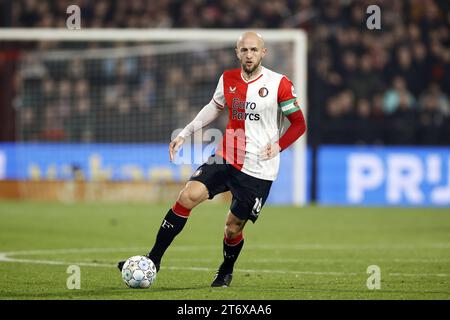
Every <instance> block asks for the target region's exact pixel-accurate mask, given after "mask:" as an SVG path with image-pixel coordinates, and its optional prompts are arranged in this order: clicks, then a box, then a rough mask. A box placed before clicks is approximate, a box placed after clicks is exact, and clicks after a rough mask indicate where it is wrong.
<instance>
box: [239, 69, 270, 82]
mask: <svg viewBox="0 0 450 320" xmlns="http://www.w3.org/2000/svg"><path fill="white" fill-rule="evenodd" d="M265 71H266V68H264V67H263V66H261V73H260V74H259V76H257V77H256V78H255V79H252V80H250V81H247V80H245V79H244V77H243V76H242V70H241V72H240V75H241V79H242V81H244V82H245V83H246V84H250V83H253V82H255V81H257V80H259V79H261V77H262V76H263V75H264V73H265Z"/></svg>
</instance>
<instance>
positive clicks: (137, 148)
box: [0, 29, 306, 204]
mask: <svg viewBox="0 0 450 320" xmlns="http://www.w3.org/2000/svg"><path fill="white" fill-rule="evenodd" d="M2 32H3V33H0V41H8V44H9V46H10V47H11V46H13V47H14V48H16V49H19V50H20V55H19V58H18V60H17V61H16V63H17V72H16V75H15V83H16V94H15V98H14V101H13V104H14V107H15V109H16V114H17V117H16V119H17V122H16V130H17V134H16V137H17V142H19V143H17V144H16V145H15V148H16V150H15V151H14V152H15V156H16V172H15V174H16V177H15V178H16V179H17V180H20V181H30V182H35V181H41V182H42V181H52V183H53V185H54V186H55V187H54V188H53V189H55V190H54V191H52V192H55V193H59V194H60V195H59V196H57V197H58V198H61V197H62V198H67V199H68V200H72V201H73V200H77V199H78V200H79V199H82V200H86V199H91V200H96V199H98V198H102V199H104V198H105V197H109V198H112V199H116V200H117V199H119V198H120V199H123V200H130V201H131V200H134V199H140V198H144V199H148V200H152V199H151V198H152V197H153V200H163V198H164V196H166V195H167V196H169V195H170V196H172V195H171V193H170V192H167V190H168V189H167V188H169V186H170V185H171V184H174V185H176V184H178V183H183V182H185V181H186V180H187V179H188V178H189V176H190V174H191V173H192V172H193V170H194V169H195V168H196V167H197V166H198V165H199V164H200V163H201V162H202V161H203V160H205V159H204V158H205V156H207V155H205V154H204V153H202V152H200V153H199V154H193V155H192V159H191V160H192V161H191V162H192V163H190V164H189V163H184V164H182V165H180V166H175V165H173V164H170V163H169V161H168V152H167V149H168V148H167V145H168V143H169V141H170V139H171V138H172V137H173V135H174V132H176V130H177V129H182V128H183V127H184V126H185V125H186V124H187V123H189V122H190V121H191V120H192V119H193V118H194V117H195V115H196V114H197V113H198V111H199V110H200V109H201V108H202V107H203V106H204V105H205V104H207V103H208V102H209V101H210V100H211V97H212V94H213V92H214V90H215V88H216V85H217V81H218V79H219V77H220V75H221V73H222V72H223V70H225V69H231V68H236V67H238V66H239V65H238V61H237V59H236V56H235V54H234V48H235V44H236V39H237V38H238V36H239V35H240V34H241V33H242V30H227V31H216V30H214V31H207V30H95V29H90V30H81V31H71V30H61V29H58V30H50V29H33V30H20V29H18V30H9V31H6V33H5V32H4V31H2ZM260 32H261V34H262V35H263V36H264V38H265V40H266V46H267V48H268V55H267V56H266V58H265V60H264V62H263V64H264V65H265V66H266V67H268V68H270V69H273V70H275V71H277V72H279V73H283V74H285V75H287V76H288V77H289V78H290V79H292V81H293V82H294V85H295V86H296V88H297V91H298V92H299V101H300V102H301V107H302V110H303V112H304V113H306V77H305V74H306V70H305V66H306V62H305V59H306V58H305V55H306V41H305V36H304V34H303V33H302V32H301V31H268V30H261V31H260ZM305 116H306V114H305ZM285 121H286V124H283V125H282V126H281V127H282V128H284V129H285V128H286V127H287V126H288V125H289V122H288V120H285ZM226 122H227V113H226V112H223V113H222V115H221V116H220V117H219V118H218V119H217V120H216V121H215V122H213V123H212V124H210V125H209V127H210V128H217V129H218V130H222V131H223V129H224V128H225V126H226ZM305 141H306V139H305V138H302V139H301V140H300V141H299V142H297V143H296V145H295V146H294V148H293V151H292V152H291V153H290V154H291V157H292V171H293V173H292V172H291V174H293V175H294V176H295V179H293V181H292V183H291V187H290V191H291V193H292V196H291V197H290V200H287V201H288V202H291V203H295V204H304V203H305V199H306V160H305V159H306V142H305ZM210 142H211V141H208V137H205V136H201V135H200V136H199V135H196V139H195V141H192V144H193V145H199V144H200V145H205V144H208V143H210ZM191 149H192V150H198V149H195V147H193V148H191ZM200 150H202V149H201V147H200ZM80 181H83V182H88V183H87V184H86V183H83V186H84V187H83V189H82V190H81V189H80V188H79V187H76V185H77V184H76V182H80ZM111 181H116V182H122V184H121V185H126V186H127V188H125V189H123V188H120V191H119V190H117V188H118V187H117V186H116V187H114V188H115V189H114V190H115V191H114V190H113V187H111V185H112V184H111V185H110V186H109V187H107V184H105V183H106V182H111ZM58 182H64V184H63V185H62V186H61V185H59V184H58ZM67 182H71V183H72V184H67ZM100 183H102V184H100ZM124 183H125V184H124ZM31 185H32V183H29V184H25V186H26V187H22V191H23V190H25V191H24V192H25V193H29V195H30V196H31V197H32V193H33V192H35V191H31V190H35V189H36V187H34V189H33V188H31V187H30V186H31ZM40 185H41V186H42V184H40ZM139 185H140V186H141V187H142V188H141V189H139V187H137V186H139ZM150 186H152V188H153V189H151V190H150V191H149V187H150ZM176 187H178V186H176ZM30 188H31V189H30ZM175 189H176V188H175ZM175 189H174V190H175ZM38 190H41V187H38ZM61 190H63V191H61ZM80 190H81V191H80ZM124 190H126V191H124ZM46 192H47V193H52V192H49V191H48V190H47V191H46ZM61 194H63V195H61ZM67 199H66V200H67ZM275 202H276V201H275ZM278 202H280V201H278ZM281 202H282V201H281Z"/></svg>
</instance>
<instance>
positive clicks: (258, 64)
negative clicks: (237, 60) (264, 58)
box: [242, 59, 261, 76]
mask: <svg viewBox="0 0 450 320" xmlns="http://www.w3.org/2000/svg"><path fill="white" fill-rule="evenodd" d="M260 65H261V59H260V60H259V61H258V62H257V63H255V64H254V65H253V67H251V68H248V67H247V64H246V63H245V62H244V63H242V69H243V70H244V72H245V73H246V74H247V75H248V76H251V75H252V74H253V73H254V72H255V71H256V69H258V67H259V66H260Z"/></svg>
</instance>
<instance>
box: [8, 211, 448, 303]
mask: <svg viewBox="0 0 450 320" xmlns="http://www.w3.org/2000/svg"><path fill="white" fill-rule="evenodd" d="M168 206H169V205H145V204H142V205H137V204H49V203H30V202H0V299H149V300H153V299H165V300H176V299H183V300H185V299H208V300H209V299H211V300H212V299H214V300H222V299H233V300H234V299H262V300H277V299H289V300H303V299H408V300H409V299H445V300H448V299H449V298H450V212H449V210H448V209H446V210H445V209H425V208H424V209H400V208H395V209H385V208H384V209H381V208H336V207H314V206H312V207H306V208H294V207H265V208H263V210H262V212H261V216H260V218H259V220H258V221H257V223H256V224H254V225H253V224H252V223H248V224H247V226H246V229H245V231H244V235H245V245H244V248H243V251H242V253H241V256H240V257H239V260H238V262H237V264H236V267H235V273H234V279H233V282H232V286H231V287H229V288H211V287H210V286H209V285H210V282H211V280H212V278H213V275H214V272H215V270H216V268H217V267H218V265H219V264H220V262H221V259H222V238H223V228H224V221H225V215H226V212H227V206H225V205H219V204H214V203H205V204H202V205H200V206H199V207H198V208H196V209H195V210H194V211H193V212H192V214H191V217H190V218H189V221H188V223H187V225H186V227H185V229H184V230H183V232H182V233H181V234H180V235H179V236H178V237H177V238H176V239H175V241H174V242H173V244H172V246H171V247H170V248H169V249H168V251H167V253H166V255H165V257H164V259H163V261H162V266H161V270H160V272H159V274H158V277H157V279H156V282H155V284H154V285H153V286H152V287H151V288H150V289H129V288H127V287H126V285H125V284H124V283H123V282H122V280H121V277H120V273H119V271H118V270H117V268H116V266H115V265H116V263H117V261H118V260H121V259H123V258H127V257H129V256H132V255H136V254H145V253H147V251H148V249H150V247H151V246H152V245H153V241H154V239H155V236H156V232H157V230H158V227H159V225H160V223H161V221H162V218H163V216H164V215H165V213H166V211H167V208H168ZM69 265H78V266H79V267H80V270H81V288H80V289H79V290H76V289H75V290H69V289H67V286H66V281H67V278H68V277H69V276H70V274H68V273H67V268H68V266H69ZM370 265H377V266H379V268H380V270H381V274H380V277H381V288H380V289H374V290H369V289H368V287H367V279H368V278H369V277H370V275H371V274H368V273H367V268H368V267H369V266H370Z"/></svg>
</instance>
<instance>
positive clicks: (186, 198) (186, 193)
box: [177, 187, 205, 209]
mask: <svg viewBox="0 0 450 320" xmlns="http://www.w3.org/2000/svg"><path fill="white" fill-rule="evenodd" d="M203 200H205V195H204V194H202V192H199V191H196V190H192V189H190V188H187V187H185V188H184V189H183V190H181V192H180V194H179V195H178V200H177V201H178V202H179V203H180V204H181V205H182V206H183V207H185V208H188V209H192V208H193V207H195V206H196V205H197V204H199V203H200V202H202V201H203Z"/></svg>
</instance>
